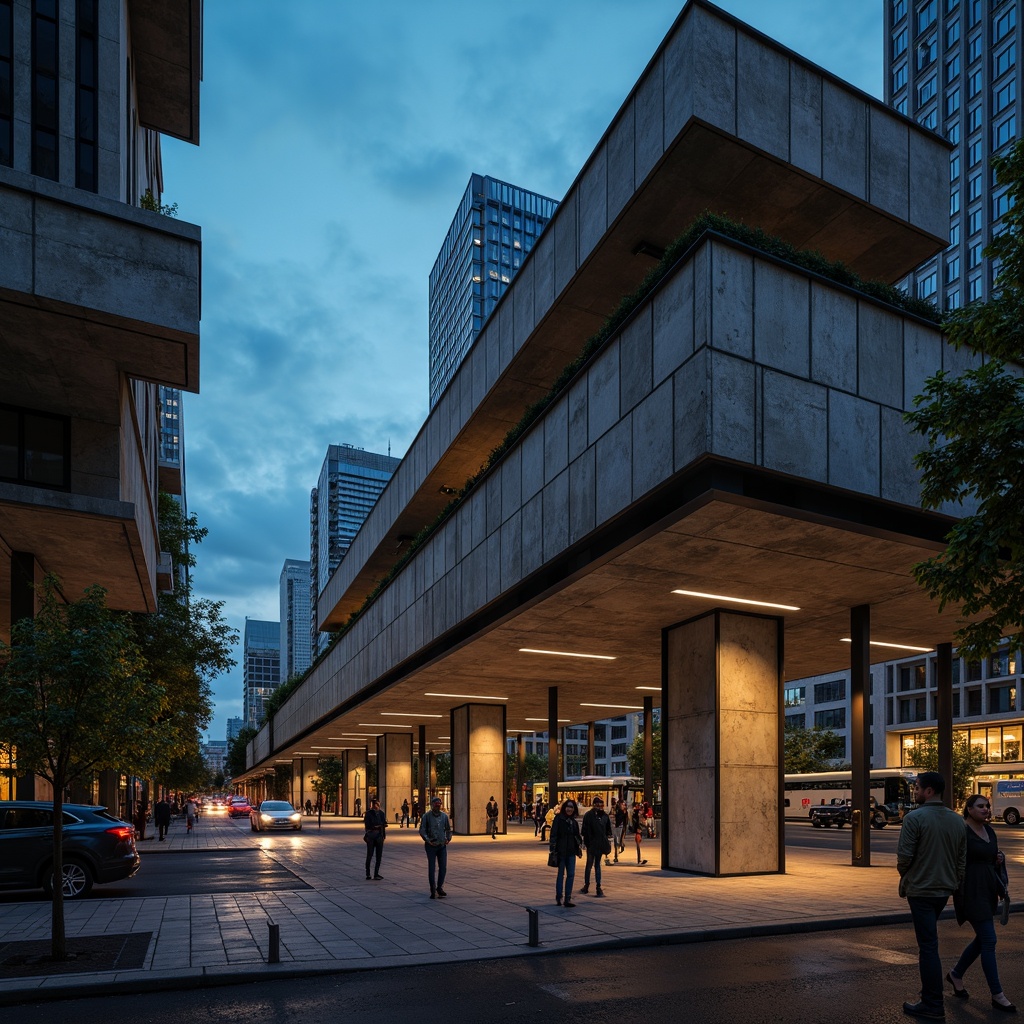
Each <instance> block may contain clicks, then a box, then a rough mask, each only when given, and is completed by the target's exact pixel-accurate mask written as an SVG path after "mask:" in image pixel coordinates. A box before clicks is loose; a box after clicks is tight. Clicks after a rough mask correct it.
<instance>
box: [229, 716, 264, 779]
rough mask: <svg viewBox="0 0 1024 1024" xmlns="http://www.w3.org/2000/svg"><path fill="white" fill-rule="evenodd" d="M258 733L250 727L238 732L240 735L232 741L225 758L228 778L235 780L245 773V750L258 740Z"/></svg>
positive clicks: (247, 726)
mask: <svg viewBox="0 0 1024 1024" xmlns="http://www.w3.org/2000/svg"><path fill="white" fill-rule="evenodd" d="M256 735H257V731H256V730H255V729H254V728H252V726H250V725H246V726H244V727H243V728H241V729H239V730H238V734H237V735H236V736H235V738H234V739H233V740H232V741H231V746H230V747H228V752H227V756H226V757H225V758H224V772H225V774H226V775H227V776H228V778H231V779H233V778H235V776H236V775H241V774H242V773H243V772H244V771H245V748H246V747H247V746H248V745H249V744H250V743H251V742H252V740H254V739H255V738H256Z"/></svg>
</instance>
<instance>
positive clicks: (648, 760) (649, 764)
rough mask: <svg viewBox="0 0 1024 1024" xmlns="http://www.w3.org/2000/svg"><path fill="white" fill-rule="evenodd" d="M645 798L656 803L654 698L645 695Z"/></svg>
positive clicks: (652, 803) (650, 802)
mask: <svg viewBox="0 0 1024 1024" xmlns="http://www.w3.org/2000/svg"><path fill="white" fill-rule="evenodd" d="M644 799H645V800H646V801H647V802H648V803H649V804H651V805H652V806H653V805H654V698H653V697H644Z"/></svg>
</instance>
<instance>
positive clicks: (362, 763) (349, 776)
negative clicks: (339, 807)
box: [341, 747, 369, 815]
mask: <svg viewBox="0 0 1024 1024" xmlns="http://www.w3.org/2000/svg"><path fill="white" fill-rule="evenodd" d="M368 761H369V758H368V757H367V748H366V747H357V748H356V749H355V750H343V751H342V752H341V763H342V765H343V766H344V770H345V781H344V782H343V783H342V786H343V787H344V790H345V808H344V811H345V814H351V815H354V814H355V813H356V799H357V798H358V800H359V801H360V806H361V807H362V809H363V813H364V814H365V813H366V768H367V763H368Z"/></svg>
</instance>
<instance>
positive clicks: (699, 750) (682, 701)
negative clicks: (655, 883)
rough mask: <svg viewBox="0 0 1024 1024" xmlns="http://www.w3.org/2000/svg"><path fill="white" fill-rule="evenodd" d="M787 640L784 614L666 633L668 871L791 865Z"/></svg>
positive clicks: (725, 871)
mask: <svg viewBox="0 0 1024 1024" xmlns="http://www.w3.org/2000/svg"><path fill="white" fill-rule="evenodd" d="M781 645H782V621H781V620H780V619H775V618H765V617H762V616H754V615H744V614H738V613H735V612H731V611H724V610H717V611H715V612H712V613H711V614H708V615H704V616H701V617H700V618H698V619H694V620H692V621H690V622H687V623H683V624H681V625H679V626H674V627H671V628H669V629H666V630H665V631H664V634H663V646H662V651H663V676H662V702H663V703H662V709H663V710H662V728H663V730H664V739H663V742H664V747H663V757H664V765H665V767H664V775H665V801H666V809H665V820H664V824H663V826H662V827H663V830H664V837H663V853H664V858H665V862H664V867H667V868H672V869H674V870H678V871H693V872H697V873H700V874H709V875H736V874H762V873H771V872H777V871H783V870H784V869H785V852H784V847H783V833H782V806H781V797H780V793H781V782H782V770H781V742H782V719H781V716H780V700H781V692H782V691H781V687H780V683H781V672H782V657H781V654H782V646H781ZM709 808H713V809H714V810H713V811H709Z"/></svg>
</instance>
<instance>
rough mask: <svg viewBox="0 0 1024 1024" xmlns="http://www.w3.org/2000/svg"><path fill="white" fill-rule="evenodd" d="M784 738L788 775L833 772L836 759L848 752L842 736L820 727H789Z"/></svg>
mask: <svg viewBox="0 0 1024 1024" xmlns="http://www.w3.org/2000/svg"><path fill="white" fill-rule="evenodd" d="M783 737H784V743H785V747H784V752H783V759H784V763H785V771H786V772H787V773H802V772H827V771H831V770H832V769H833V768H834V767H835V761H836V759H837V758H841V757H842V756H843V754H844V753H845V752H846V745H845V744H844V742H843V738H842V736H837V735H836V734H835V733H834V732H832V730H831V729H822V728H821V727H820V726H816V727H815V728H813V729H802V728H800V727H794V726H787V727H786V730H785V732H784V733H783Z"/></svg>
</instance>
